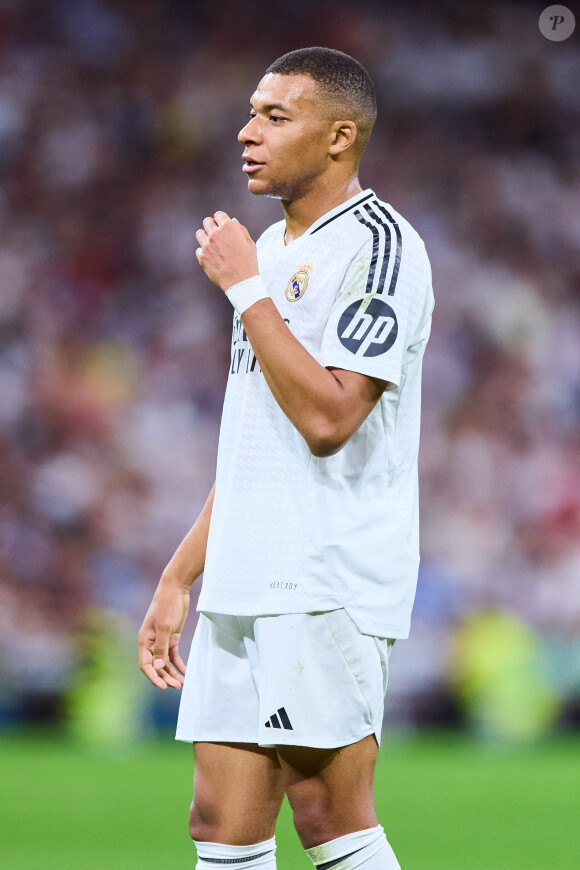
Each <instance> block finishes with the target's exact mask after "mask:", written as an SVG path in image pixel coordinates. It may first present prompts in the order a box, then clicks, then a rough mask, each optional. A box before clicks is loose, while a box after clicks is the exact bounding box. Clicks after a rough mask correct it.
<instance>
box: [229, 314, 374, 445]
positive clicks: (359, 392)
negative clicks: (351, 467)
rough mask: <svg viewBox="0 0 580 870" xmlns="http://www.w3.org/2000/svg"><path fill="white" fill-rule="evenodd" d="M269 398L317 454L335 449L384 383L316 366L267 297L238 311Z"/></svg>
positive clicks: (357, 426)
mask: <svg viewBox="0 0 580 870" xmlns="http://www.w3.org/2000/svg"><path fill="white" fill-rule="evenodd" d="M242 322H243V324H244V329H245V330H246V334H247V336H248V338H249V340H250V344H251V345H252V349H253V351H254V353H255V354H256V357H257V359H258V362H259V364H260V368H261V369H262V373H263V375H264V377H265V379H266V381H267V383H268V386H269V387H270V389H271V391H272V393H273V395H274V398H275V399H276V401H277V402H278V404H279V405H280V407H281V408H282V410H283V411H284V413H285V414H286V416H287V417H288V418H289V420H290V421H291V422H292V423H293V424H294V426H295V427H296V428H297V429H298V431H299V432H300V434H301V435H302V436H303V438H304V439H305V441H306V443H307V444H308V447H309V448H310V450H311V451H312V453H314V454H315V455H316V456H328V455H330V454H332V453H335V452H336V451H337V450H339V449H340V447H342V445H343V444H345V443H346V441H348V439H349V438H350V436H351V435H352V434H353V433H354V432H355V431H356V430H357V429H358V428H359V426H360V425H361V423H362V422H363V420H364V419H365V417H366V416H367V415H368V414H369V413H370V411H371V410H372V408H373V407H374V405H375V404H376V402H377V401H378V399H379V397H380V395H381V393H382V391H383V388H384V386H385V385H384V383H383V382H381V381H377V380H375V379H372V378H367V377H364V376H361V375H358V374H356V373H354V372H348V371H344V370H342V369H337V370H336V371H331V370H329V369H326V368H325V367H324V366H322V365H320V363H319V362H317V360H316V359H314V357H313V356H312V355H311V354H310V353H309V352H308V351H307V350H306V348H305V347H304V346H303V345H302V344H301V343H300V342H299V341H298V340H297V339H296V338H295V337H294V336H293V335H292V333H291V332H290V330H289V329H288V327H287V326H286V324H285V322H284V320H283V319H282V317H281V316H280V314H279V313H278V310H277V308H276V306H275V305H274V303H273V302H272V300H271V299H262V300H260V301H259V302H256V303H255V304H254V305H251V306H250V307H249V308H248V309H246V311H245V312H244V313H243V315H242Z"/></svg>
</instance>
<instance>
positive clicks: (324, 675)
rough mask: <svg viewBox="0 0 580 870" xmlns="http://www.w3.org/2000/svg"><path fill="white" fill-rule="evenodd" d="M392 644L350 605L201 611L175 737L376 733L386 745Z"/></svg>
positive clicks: (317, 737)
mask: <svg viewBox="0 0 580 870" xmlns="http://www.w3.org/2000/svg"><path fill="white" fill-rule="evenodd" d="M390 648H391V643H390V642H389V641H388V640H387V639H384V638H375V637H371V636H369V635H365V634H361V633H360V631H359V630H358V628H357V627H356V625H355V624H354V622H353V621H352V619H351V618H350V616H349V615H348V614H347V613H346V611H345V610H335V611H332V612H330V613H316V614H310V613H297V614H286V615H279V616H259V617H238V616H225V615H222V614H211V615H210V616H208V615H207V614H204V613H202V614H200V617H199V622H198V625H197V628H196V632H195V635H194V639H193V644H192V648H191V654H190V656H189V660H188V663H187V673H186V676H185V685H184V686H183V689H182V695H181V704H180V708H179V718H178V723H177V734H176V737H177V739H178V740H184V741H187V742H194V741H209V742H212V741H218V742H234V743H236V742H239V743H259V744H260V745H261V746H275V745H280V744H290V745H298V746H315V747H319V748H332V747H338V746H347V745H349V744H351V743H356V742H357V741H358V740H361V739H362V738H363V737H366V736H368V735H369V734H373V733H374V734H375V736H376V739H377V743H379V744H380V739H381V728H382V723H383V709H384V696H385V692H386V689H387V681H388V659H389V653H390Z"/></svg>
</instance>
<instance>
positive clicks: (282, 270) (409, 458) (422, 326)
mask: <svg viewBox="0 0 580 870" xmlns="http://www.w3.org/2000/svg"><path fill="white" fill-rule="evenodd" d="M258 263H259V268H260V275H261V278H262V279H263V281H264V284H265V286H266V287H267V289H268V292H269V294H270V296H271V298H272V301H273V302H274V304H275V305H276V307H277V308H278V311H279V312H280V314H281V316H282V317H283V318H284V320H285V321H286V323H287V325H288V328H289V329H290V331H291V332H292V333H293V335H294V336H295V337H296V338H297V339H298V341H300V342H301V344H302V345H303V346H304V347H305V348H306V349H307V350H308V351H309V353H310V354H311V355H312V356H313V357H314V358H315V359H316V360H317V361H318V362H319V363H320V364H321V365H324V366H333V367H339V368H344V369H348V370H351V371H355V372H359V373H361V374H364V375H368V376H371V377H377V378H381V379H383V380H385V381H388V382H389V385H390V386H389V389H388V390H386V391H385V392H384V393H383V395H382V397H381V399H380V400H379V402H378V404H377V406H376V407H375V408H374V409H373V411H372V412H371V413H370V415H369V416H368V418H367V419H366V420H365V421H364V422H363V424H362V425H361V427H360V428H359V430H358V431H357V432H356V433H355V434H354V435H353V436H352V437H351V438H350V440H349V442H348V443H347V444H346V445H345V446H344V447H343V448H342V449H341V450H340V451H339V452H338V453H337V454H336V455H334V456H330V457H328V458H317V457H314V456H313V455H312V454H311V453H310V451H309V449H308V447H307V445H306V442H305V441H304V439H303V438H302V436H301V435H300V434H299V433H298V431H297V430H296V429H295V427H294V426H293V425H292V423H291V422H290V420H289V419H288V418H287V417H286V416H285V414H284V413H283V411H282V410H281V408H280V407H279V405H278V404H277V402H276V400H275V399H274V397H273V395H272V393H271V391H270V389H269V387H268V385H267V383H266V381H265V379H264V377H263V375H262V373H261V371H260V367H259V365H258V363H257V360H256V357H255V355H254V353H253V351H252V348H251V346H250V343H249V341H248V337H247V335H246V333H245V330H244V328H243V324H242V322H241V320H240V318H239V316H238V315H237V314H236V315H235V316H234V328H233V335H232V353H231V366H230V373H229V377H228V384H227V390H226V396H225V401H224V409H223V416H222V424H221V429H220V439H219V451H218V462H217V473H216V489H215V498H214V503H213V510H212V518H211V525H210V532H209V539H208V546H207V554H206V562H205V573H204V580H203V586H202V591H201V595H200V598H199V602H198V610H201V611H206V612H214V613H225V614H228V613H229V614H237V615H256V614H279V613H301V612H302V613H307V612H314V611H322V610H332V609H335V608H340V607H344V608H345V609H346V610H347V611H348V613H349V614H350V615H351V616H352V618H353V619H354V621H355V622H356V624H357V625H358V626H359V628H360V629H361V631H363V632H365V633H367V634H370V635H375V636H378V637H393V638H397V637H400V638H403V637H407V636H408V633H409V626H410V616H411V609H412V605H413V600H414V596H415V588H416V582H417V572H418V564H419V531H418V527H419V519H418V517H419V514H418V489H417V454H418V446H419V422H420V390H421V361H422V356H423V352H424V349H425V345H426V342H427V338H428V336H429V330H430V323H431V312H432V308H433V292H432V289H431V271H430V266H429V260H428V258H427V254H426V252H425V247H424V245H423V242H422V241H421V239H420V237H419V236H418V235H417V233H416V232H415V230H414V229H413V228H412V227H411V226H410V224H408V223H407V221H405V219H404V218H402V217H401V216H400V215H398V214H397V212H395V210H394V209H393V208H392V207H391V206H390V205H387V204H386V203H382V202H381V201H380V200H378V199H377V197H376V196H375V194H374V193H373V191H372V190H365V191H364V192H363V193H360V194H358V195H357V196H355V197H353V198H351V199H350V200H348V201H347V202H346V203H343V204H342V205H340V206H338V207H337V208H336V209H333V210H332V211H331V212H328V213H327V214H325V215H323V216H322V217H321V218H320V219H319V220H317V221H316V222H315V223H314V224H313V225H312V226H311V227H310V228H309V230H308V231H307V232H306V233H305V234H304V235H303V236H300V237H299V238H298V239H295V240H294V241H292V242H291V243H289V244H288V245H285V244H284V222H283V221H282V222H279V223H277V224H274V225H273V226H272V227H270V228H269V229H268V230H266V232H265V233H264V234H263V235H262V237H261V238H260V239H259V240H258Z"/></svg>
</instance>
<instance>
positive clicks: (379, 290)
mask: <svg viewBox="0 0 580 870" xmlns="http://www.w3.org/2000/svg"><path fill="white" fill-rule="evenodd" d="M395 229H396V231H395ZM430 295H431V298H432V290H431V273H430V267H429V260H428V258H427V254H426V253H425V249H424V247H423V244H422V242H420V241H419V240H417V239H413V238H405V237H404V236H403V234H402V233H401V230H400V228H399V227H398V226H396V225H394V226H393V227H392V232H391V234H389V235H388V236H386V234H383V235H382V238H378V239H377V236H376V234H374V235H373V237H372V238H370V239H369V240H368V241H367V242H365V244H363V246H362V248H360V249H359V251H358V253H357V254H356V256H355V257H354V258H353V260H352V261H351V263H350V265H349V267H348V269H347V271H346V274H345V277H344V280H343V282H342V284H341V286H340V289H339V291H338V294H337V297H336V300H335V302H334V305H333V307H332V309H331V311H330V315H329V318H328V322H327V324H326V327H325V330H324V335H323V339H322V364H323V365H324V366H325V367H332V368H341V369H347V370H349V371H354V372H360V373H361V374H364V375H369V376H370V377H374V378H380V379H381V380H384V381H388V382H389V385H390V386H389V389H394V388H395V387H397V386H399V384H400V383H401V371H402V368H403V366H404V365H405V364H406V362H408V361H410V359H411V357H412V356H413V355H414V353H415V352H416V349H417V347H418V346H419V345H421V344H423V345H424V343H426V341H427V338H428V335H429V326H430V315H431V310H430V309H429V296H430ZM431 308H432V305H431Z"/></svg>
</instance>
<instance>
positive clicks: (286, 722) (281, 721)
mask: <svg viewBox="0 0 580 870" xmlns="http://www.w3.org/2000/svg"><path fill="white" fill-rule="evenodd" d="M265 725H266V728H284V729H285V730H286V731H294V729H293V727H292V725H291V724H290V719H289V718H288V713H287V712H286V710H285V709H284V707H279V708H278V710H277V712H276V713H273V714H272V715H271V716H270V718H269V719H268V721H267V722H266V723H265Z"/></svg>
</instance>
